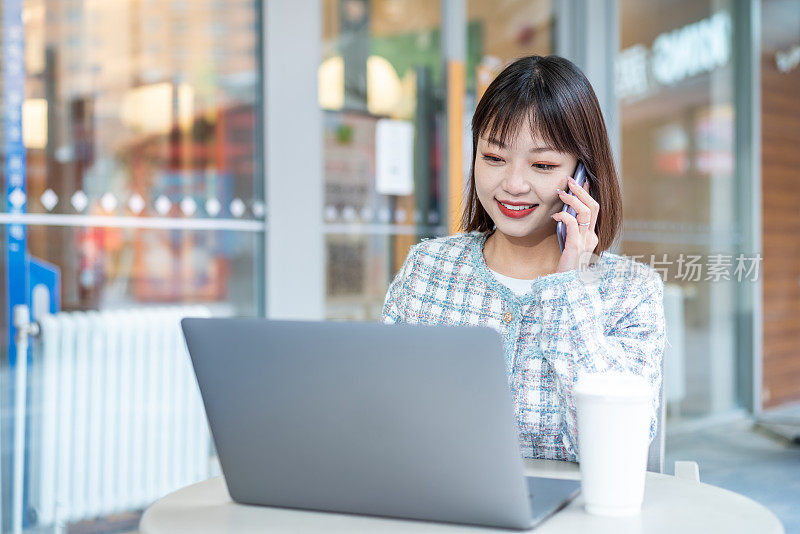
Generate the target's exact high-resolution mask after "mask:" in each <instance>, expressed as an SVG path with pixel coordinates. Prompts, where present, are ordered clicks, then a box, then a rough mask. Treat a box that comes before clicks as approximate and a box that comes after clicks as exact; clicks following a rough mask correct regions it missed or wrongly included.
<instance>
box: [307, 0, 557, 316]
mask: <svg viewBox="0 0 800 534" xmlns="http://www.w3.org/2000/svg"><path fill="white" fill-rule="evenodd" d="M496 7H497V6H496V4H493V3H491V2H486V1H483V0H480V1H479V0H472V1H470V2H467V3H466V8H467V14H466V18H467V20H465V21H463V24H465V27H464V31H465V32H466V37H467V50H466V57H465V67H466V69H465V72H466V80H465V90H466V95H465V117H464V125H465V126H464V128H465V132H464V133H465V135H464V138H465V148H464V151H463V152H464V154H466V155H471V153H472V151H471V146H467V145H466V142H467V140H469V143H470V144H471V135H470V134H469V121H470V120H471V118H472V117H471V116H472V110H473V109H474V107H475V104H476V102H477V99H478V98H479V96H480V95H481V94H482V93H483V90H485V88H486V86H488V84H489V83H490V82H491V80H492V78H493V77H494V76H495V75H496V74H497V73H498V72H499V70H500V68H501V67H502V66H503V64H504V63H505V62H507V61H510V60H513V59H514V58H516V57H519V56H522V55H528V54H534V53H538V54H549V53H551V52H552V46H553V44H552V43H553V26H554V23H553V21H554V18H553V8H552V2H550V1H549V0H548V1H537V2H532V3H531V2H514V3H511V4H509V5H507V6H506V7H505V8H504V9H502V10H497V9H496ZM322 10H323V25H322V26H323V51H322V58H321V63H320V67H319V92H318V94H319V104H320V106H321V107H322V109H323V110H324V116H325V118H324V121H325V145H324V150H325V154H324V161H325V208H324V210H325V211H324V214H323V217H324V221H325V232H326V257H327V267H326V268H327V287H328V289H327V292H328V294H327V317H328V318H330V319H354V320H375V319H377V318H378V316H379V315H380V310H381V306H382V304H383V299H384V297H385V295H386V288H387V287H388V284H389V282H390V281H391V279H392V277H393V276H394V273H396V272H397V270H398V269H399V268H400V265H401V264H402V262H403V260H404V259H405V257H406V255H407V253H408V249H409V248H410V246H411V245H413V244H414V243H416V242H417V241H419V240H420V239H422V238H426V237H436V236H439V235H445V234H446V233H447V226H446V221H447V220H448V218H449V217H450V214H449V213H447V202H446V199H445V198H444V195H443V190H444V185H445V180H446V177H445V175H444V162H443V158H444V151H443V144H444V130H443V128H444V124H445V122H446V121H445V116H444V113H445V111H444V110H445V105H444V104H445V86H444V76H443V68H442V67H443V59H442V53H441V47H442V43H441V39H442V37H441V24H442V21H441V14H440V4H439V3H436V2H434V3H431V2H422V1H415V2H397V1H394V0H378V1H372V2H369V1H367V0H340V1H336V0H325V1H323V2H322ZM468 163H469V162H464V167H465V169H468V168H469V165H468ZM393 166H394V167H395V168H397V169H399V170H397V172H395V173H394V174H393V173H392V172H389V170H388V169H391V168H392V167H393Z"/></svg>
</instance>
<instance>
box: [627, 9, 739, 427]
mask: <svg viewBox="0 0 800 534" xmlns="http://www.w3.org/2000/svg"><path fill="white" fill-rule="evenodd" d="M620 17H621V20H620V32H621V37H620V48H621V50H620V52H619V55H618V57H617V72H616V91H617V98H618V99H619V106H620V116H621V121H620V122H621V132H622V149H621V175H622V184H623V191H624V211H625V218H624V234H623V240H622V247H621V248H622V253H624V254H626V255H629V256H637V255H638V256H640V258H639V259H640V261H645V262H646V263H650V264H653V265H654V267H656V268H658V269H659V270H660V271H661V272H662V276H663V277H664V279H665V282H666V286H667V287H666V291H665V307H666V309H667V324H668V330H669V331H670V334H671V337H670V340H671V341H672V342H673V344H672V345H671V346H668V347H667V349H666V355H665V367H666V369H665V400H666V402H667V408H668V414H669V415H670V416H672V417H676V418H677V417H697V416H701V415H709V414H719V413H725V412H728V411H731V410H733V409H735V408H736V407H737V405H738V404H737V402H738V401H737V395H736V379H737V377H736V351H735V339H736V327H735V325H736V302H737V301H736V294H737V293H736V292H737V282H736V280H735V278H727V279H726V278H725V277H723V276H721V275H720V276H716V275H714V271H715V270H716V271H723V270H725V269H723V268H727V267H726V265H725V263H726V262H727V263H728V264H730V263H731V259H730V258H731V257H733V258H735V257H736V253H737V252H739V245H740V243H741V228H742V226H741V225H744V224H748V222H747V221H742V220H739V219H738V218H737V214H736V210H735V206H736V205H737V196H736V195H737V187H736V179H735V176H736V174H735V166H736V155H735V153H734V137H735V136H734V128H735V119H736V117H735V113H734V94H735V91H736V90H737V88H736V87H735V85H734V79H733V72H734V69H733V61H734V59H733V53H732V50H733V48H732V45H733V42H734V39H735V38H736V36H735V35H734V33H733V24H732V8H731V5H730V2H689V1H682V2H677V3H675V2H672V3H669V4H665V3H658V2H648V1H643V0H622V1H621V2H620ZM714 265H716V266H717V268H716V269H715V267H714Z"/></svg>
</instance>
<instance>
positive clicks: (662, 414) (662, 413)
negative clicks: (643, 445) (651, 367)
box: [647, 358, 667, 473]
mask: <svg viewBox="0 0 800 534" xmlns="http://www.w3.org/2000/svg"><path fill="white" fill-rule="evenodd" d="M666 414H667V410H666V407H665V402H664V358H661V387H660V388H659V390H658V409H657V411H656V421H657V423H656V435H655V436H654V437H653V441H652V442H651V443H650V449H649V451H648V452H647V470H648V471H652V472H654V473H663V472H664V437H665V434H664V424H665V422H666Z"/></svg>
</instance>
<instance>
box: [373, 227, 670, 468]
mask: <svg viewBox="0 0 800 534" xmlns="http://www.w3.org/2000/svg"><path fill="white" fill-rule="evenodd" d="M489 234H490V232H485V233H481V232H471V233H462V234H455V235H452V236H447V237H440V238H436V239H428V240H424V241H422V242H421V243H418V244H417V245H414V246H413V247H412V248H411V251H410V252H409V254H408V257H407V258H406V260H405V262H404V264H403V266H402V268H401V269H400V271H399V272H398V273H397V275H396V276H395V278H394V279H393V280H392V282H391V284H390V285H389V289H388V291H387V293H386V299H385V302H384V305H383V310H382V313H381V322H383V323H401V322H403V323H412V324H414V323H417V324H419V323H421V324H441V323H445V324H453V325H482V326H489V327H491V328H493V329H495V330H497V331H498V332H499V333H500V334H501V335H502V337H503V339H504V343H505V357H506V370H507V372H508V380H509V386H510V389H511V393H512V396H513V399H514V405H515V409H516V416H517V424H518V427H519V429H518V430H519V441H520V447H521V450H522V454H523V457H526V458H547V459H554V460H568V461H573V462H574V461H577V459H578V447H577V425H576V413H575V401H574V399H573V386H574V384H575V382H576V381H577V378H578V376H579V374H580V373H583V372H599V371H604V370H619V371H625V372H632V373H635V374H638V375H641V376H643V377H645V378H646V379H647V380H648V381H649V383H650V384H651V386H652V391H653V393H652V395H653V401H652V407H653V410H652V413H651V422H650V439H651V440H652V438H653V436H654V435H655V432H656V424H657V419H656V413H657V407H658V392H659V388H660V386H661V361H662V358H663V355H664V348H665V343H666V332H665V329H666V327H665V322H664V305H663V291H664V282H663V280H662V279H661V276H660V275H659V274H658V272H657V271H656V270H654V269H653V268H652V267H650V266H649V265H646V264H644V263H640V262H638V261H635V260H633V259H631V258H628V257H626V256H621V255H617V254H613V253H611V252H608V251H605V252H603V253H602V254H601V255H600V259H599V260H598V261H597V263H596V264H595V265H594V266H592V267H591V268H589V269H588V270H587V269H584V270H578V269H572V270H570V271H567V272H563V273H555V274H549V275H546V276H542V277H539V278H537V279H535V280H534V281H533V282H532V283H531V290H530V291H529V292H528V293H527V294H525V295H523V296H521V297H518V296H517V295H515V294H514V293H513V292H512V291H511V290H510V289H509V288H508V287H506V286H505V285H503V284H501V283H500V282H499V281H498V280H497V279H496V278H495V277H494V276H492V274H491V272H489V270H488V267H487V266H486V262H485V259H484V257H483V245H484V243H485V241H486V238H487V237H488V236H489Z"/></svg>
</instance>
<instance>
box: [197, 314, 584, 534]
mask: <svg viewBox="0 0 800 534" xmlns="http://www.w3.org/2000/svg"><path fill="white" fill-rule="evenodd" d="M182 326H183V332H184V335H185V337H186V343H187V345H188V348H189V353H190V355H191V359H192V363H193V365H194V370H195V373H196V375H197V381H198V384H199V386H200V391H201V393H202V396H203V402H204V404H205V408H206V414H207V415H208V420H209V424H210V425H211V432H212V435H213V438H214V443H215V445H216V448H217V453H218V455H219V460H220V465H221V467H222V472H223V474H224V475H225V481H226V483H227V485H228V491H229V492H230V495H231V497H232V498H233V500H234V501H236V502H239V503H243V504H257V505H268V506H281V507H290V508H302V509H309V510H323V511H330V512H347V513H355V514H368V515H377V516H389V517H398V518H406V519H419V520H431V521H444V522H452V523H465V524H474V525H485V526H492V527H507V528H519V529H524V528H531V527H534V526H536V525H537V524H538V523H539V522H541V521H543V520H544V519H545V518H547V517H548V516H549V515H551V514H553V513H554V512H556V511H557V510H559V509H560V508H561V507H563V506H564V505H566V504H567V503H568V502H569V501H570V499H572V498H573V497H574V496H575V495H576V494H577V493H578V491H579V488H580V483H579V482H578V481H574V480H556V479H544V478H533V477H525V476H524V474H523V463H522V457H521V454H520V449H519V444H518V438H517V427H516V420H515V417H514V407H513V402H512V398H511V394H510V392H509V389H508V382H507V378H506V371H505V363H504V357H503V345H502V340H501V338H500V335H499V334H498V333H497V332H496V331H494V330H492V329H491V328H489V327H469V326H447V325H441V326H427V325H384V324H380V323H360V322H355V323H354V322H311V321H271V320H265V319H243V318H234V319H231V318H225V319H207V318H206V319H199V318H187V319H183V321H182Z"/></svg>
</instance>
